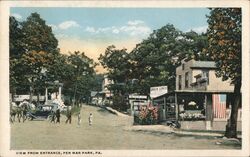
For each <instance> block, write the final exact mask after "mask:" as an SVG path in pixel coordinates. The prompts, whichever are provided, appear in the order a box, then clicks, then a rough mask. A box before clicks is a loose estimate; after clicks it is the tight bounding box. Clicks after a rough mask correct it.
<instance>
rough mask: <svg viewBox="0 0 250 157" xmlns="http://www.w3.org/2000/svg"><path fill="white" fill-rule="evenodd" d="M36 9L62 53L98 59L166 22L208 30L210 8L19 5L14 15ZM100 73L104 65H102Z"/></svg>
mask: <svg viewBox="0 0 250 157" xmlns="http://www.w3.org/2000/svg"><path fill="white" fill-rule="evenodd" d="M33 12H37V13H39V14H40V16H41V18H42V19H44V20H45V21H46V24H47V25H49V26H51V27H52V31H53V33H54V34H55V36H56V38H57V39H58V41H59V48H60V50H61V53H64V54H66V53H68V52H69V51H70V52H74V51H81V52H85V54H86V55H87V56H88V57H90V58H92V59H94V60H95V61H96V62H98V57H99V55H100V54H101V53H104V52H105V49H106V48H107V47H108V46H110V45H115V46H116V47H117V48H126V49H128V52H130V51H131V50H132V49H133V48H134V47H135V46H136V44H138V43H140V42H141V41H142V40H143V39H146V38H147V37H148V36H149V34H150V33H152V32H153V30H156V29H159V28H161V27H163V26H165V25H166V24H173V25H174V26H175V27H176V28H177V29H179V30H181V31H183V32H187V31H190V30H193V31H196V32H197V33H201V32H205V31H206V29H207V26H208V24H207V18H206V15H208V14H209V10H208V9H207V8H79V7H78V8H55V7H47V8H46V7H43V8H37V7H36V8H34V7H18V8H17V7H15V8H11V10H10V14H11V15H12V16H14V17H16V19H17V20H18V21H24V20H26V18H27V17H28V16H29V15H30V14H31V13H33ZM96 70H97V71H98V72H99V73H100V72H103V68H102V67H100V66H98V67H97V69H96Z"/></svg>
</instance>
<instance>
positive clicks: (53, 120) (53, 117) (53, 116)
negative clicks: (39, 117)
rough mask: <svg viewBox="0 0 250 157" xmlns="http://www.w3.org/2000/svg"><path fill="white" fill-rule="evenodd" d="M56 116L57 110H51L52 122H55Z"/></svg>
mask: <svg viewBox="0 0 250 157" xmlns="http://www.w3.org/2000/svg"><path fill="white" fill-rule="evenodd" d="M55 116H56V115H55V112H54V111H51V121H50V123H52V122H53V123H55V119H56V118H55Z"/></svg>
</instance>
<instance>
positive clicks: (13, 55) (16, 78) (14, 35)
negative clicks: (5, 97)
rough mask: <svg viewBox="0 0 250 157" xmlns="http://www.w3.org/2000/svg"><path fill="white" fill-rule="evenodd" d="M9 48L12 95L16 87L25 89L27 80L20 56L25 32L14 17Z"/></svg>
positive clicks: (10, 20) (10, 27)
mask: <svg viewBox="0 0 250 157" xmlns="http://www.w3.org/2000/svg"><path fill="white" fill-rule="evenodd" d="M9 30H10V31H9V49H10V60H9V62H10V92H11V93H12V95H14V94H15V93H16V87H17V86H19V89H21V90H25V89H26V88H27V82H25V79H24V77H23V75H22V74H23V70H22V69H23V68H24V67H23V66H22V62H21V61H20V58H21V56H22V54H23V53H24V49H23V42H22V38H23V33H22V29H21V24H20V22H18V21H17V20H16V19H15V18H14V17H12V16H10V18H9Z"/></svg>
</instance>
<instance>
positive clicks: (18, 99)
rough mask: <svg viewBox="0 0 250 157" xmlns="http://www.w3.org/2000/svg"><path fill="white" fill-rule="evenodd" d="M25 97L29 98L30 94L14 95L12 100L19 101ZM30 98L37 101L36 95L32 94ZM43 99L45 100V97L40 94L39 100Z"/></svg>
mask: <svg viewBox="0 0 250 157" xmlns="http://www.w3.org/2000/svg"><path fill="white" fill-rule="evenodd" d="M25 99H26V100H29V99H30V95H14V99H13V101H17V102H19V101H24V100H25ZM32 100H35V101H37V96H36V95H33V97H32ZM44 100H45V97H44V96H42V95H40V96H39V101H44Z"/></svg>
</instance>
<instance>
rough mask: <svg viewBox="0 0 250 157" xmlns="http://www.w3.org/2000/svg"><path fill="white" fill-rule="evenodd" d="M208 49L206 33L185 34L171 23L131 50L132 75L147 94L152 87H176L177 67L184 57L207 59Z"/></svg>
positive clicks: (172, 88) (142, 91) (171, 88)
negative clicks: (205, 50)
mask: <svg viewBox="0 0 250 157" xmlns="http://www.w3.org/2000/svg"><path fill="white" fill-rule="evenodd" d="M205 48H207V38H206V34H197V33H196V32H193V31H190V32H186V33H183V32H182V31H180V30H178V29H176V28H175V27H174V26H173V25H171V24H167V25H165V26H163V27H162V28H160V29H157V30H154V31H153V33H152V34H150V36H149V37H148V38H147V39H145V40H144V41H143V42H141V43H140V44H137V45H136V48H134V49H133V50H132V52H131V59H132V63H133V67H134V69H133V70H132V71H133V74H134V76H133V77H134V78H136V79H138V80H139V82H138V86H139V88H137V90H138V91H140V92H141V93H142V94H148V93H149V89H150V87H152V86H161V85H168V88H169V91H171V90H175V76H176V74H175V70H176V67H177V66H178V65H179V64H180V62H181V60H182V59H184V58H194V59H197V60H207V56H202V55H203V54H202V53H201V52H202V51H203V49H205Z"/></svg>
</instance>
